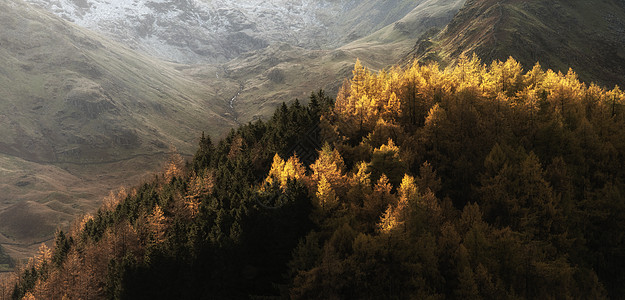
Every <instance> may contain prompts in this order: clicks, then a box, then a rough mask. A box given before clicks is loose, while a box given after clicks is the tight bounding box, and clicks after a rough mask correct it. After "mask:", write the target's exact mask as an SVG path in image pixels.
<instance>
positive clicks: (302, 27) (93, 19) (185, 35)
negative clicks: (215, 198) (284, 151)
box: [27, 0, 353, 62]
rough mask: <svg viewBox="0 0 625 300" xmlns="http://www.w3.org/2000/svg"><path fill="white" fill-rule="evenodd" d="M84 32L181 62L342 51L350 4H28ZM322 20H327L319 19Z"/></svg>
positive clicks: (163, 0) (250, 0) (112, 0)
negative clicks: (341, 29)
mask: <svg viewBox="0 0 625 300" xmlns="http://www.w3.org/2000/svg"><path fill="white" fill-rule="evenodd" d="M27 1H28V2H30V3H32V4H36V5H38V6H41V7H43V8H46V9H47V10H49V11H51V12H53V13H55V14H57V15H58V16H60V17H62V18H64V19H66V20H69V21H71V22H74V23H76V24H78V25H80V26H83V27H86V28H89V29H91V30H95V31H98V32H101V33H104V34H107V35H109V36H112V37H113V38H115V39H117V40H119V41H121V42H124V43H126V44H128V45H130V46H131V47H133V48H138V49H141V50H143V51H146V52H148V53H150V54H153V55H157V56H160V57H162V58H166V59H169V60H172V61H177V62H198V61H209V62H210V61H212V62H221V61H227V60H229V59H231V58H234V57H236V56H238V55H239V54H241V53H243V52H246V51H250V50H256V49H260V48H264V47H266V46H267V45H268V44H271V43H275V42H285V43H289V44H292V45H297V46H303V47H307V48H328V47H335V46H337V45H338V43H339V40H340V34H339V33H335V32H330V30H329V28H330V27H332V25H333V23H336V22H337V19H339V18H340V14H341V12H342V11H344V9H345V8H346V7H348V4H349V2H353V1H347V0H339V1H329V0H321V1H319V0H316V1H313V0H272V1H269V0H246V1H243V0H27ZM319 16H322V17H323V18H322V19H323V20H322V19H320V18H319Z"/></svg>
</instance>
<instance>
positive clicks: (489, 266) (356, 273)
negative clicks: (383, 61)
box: [2, 56, 625, 299]
mask: <svg viewBox="0 0 625 300" xmlns="http://www.w3.org/2000/svg"><path fill="white" fill-rule="evenodd" d="M624 101H625V95H624V94H623V92H622V91H621V90H620V89H619V88H618V87H615V88H613V89H611V90H610V89H606V88H603V87H600V86H597V85H595V84H586V83H582V82H580V81H579V80H578V78H577V76H576V74H575V73H574V72H573V71H572V70H570V71H569V72H568V73H566V74H562V73H559V72H554V71H551V70H544V69H542V68H541V66H540V65H539V64H536V65H535V66H534V67H533V68H531V69H529V70H524V69H523V67H522V66H521V65H520V64H519V63H518V62H517V61H515V60H514V59H512V58H510V59H508V60H507V61H503V62H502V61H494V62H492V63H490V64H486V63H483V62H481V61H480V60H479V59H478V58H476V57H475V56H473V57H462V58H460V59H459V62H458V63H457V64H456V65H454V66H452V67H447V68H441V67H440V66H438V65H436V64H425V65H424V64H418V63H414V64H412V65H410V66H407V67H405V68H399V67H395V68H391V69H388V70H382V71H379V72H372V71H370V70H368V69H367V68H365V67H363V66H362V65H361V64H360V62H358V61H357V62H356V65H355V67H354V70H353V77H352V78H350V79H347V80H345V82H344V84H343V87H342V88H341V89H340V91H339V93H338V94H337V95H336V99H333V98H332V97H329V96H328V95H326V94H325V93H324V92H323V91H319V92H316V93H313V94H311V96H310V99H308V101H307V104H302V103H300V102H299V101H298V100H295V101H294V102H292V103H290V104H282V105H281V106H280V107H278V108H277V109H276V111H275V113H274V114H273V116H272V117H271V118H269V119H267V120H257V121H254V122H250V123H248V124H246V125H243V126H240V127H239V128H237V129H233V130H232V131H231V132H230V133H229V134H228V135H227V136H226V137H224V138H223V139H221V140H219V141H213V140H212V139H211V137H209V136H207V135H205V134H202V137H201V140H200V143H199V147H198V149H197V152H196V154H195V156H194V157H193V159H192V160H190V161H184V160H183V159H182V158H181V157H180V156H175V155H174V156H172V157H171V159H170V162H169V163H168V164H167V166H166V167H165V168H164V170H163V172H162V173H160V174H156V175H154V177H153V178H152V180H150V181H147V182H145V183H143V184H142V185H140V186H135V187H125V188H122V189H120V190H119V191H118V192H115V193H112V194H111V195H109V196H108V197H107V198H106V199H105V200H104V203H103V205H102V207H101V208H100V209H99V210H98V211H97V212H94V213H93V214H88V215H85V216H84V217H83V218H80V219H79V220H76V222H75V223H74V224H73V225H72V226H71V228H69V229H67V230H64V231H61V230H59V231H58V232H57V234H56V239H55V245H54V246H53V247H51V248H49V247H46V246H45V245H42V246H41V248H40V254H39V255H38V256H37V257H35V258H33V259H31V260H30V261H29V262H28V263H23V264H21V265H20V266H19V267H18V271H17V272H18V274H19V276H17V278H15V284H14V287H13V288H12V289H10V290H8V291H7V292H6V293H7V295H6V296H8V297H9V298H11V299H148V298H149V299H273V298H279V299H282V298H292V299H447V298H449V299H494V298H497V299H534V298H538V299H565V298H575V299H580V298H581V299H604V298H619V297H622V295H623V294H625V272H624V271H623V270H625V236H624V231H623V228H625V168H624V167H623V166H625V139H624V138H623V137H625V106H624ZM2 296H5V295H2Z"/></svg>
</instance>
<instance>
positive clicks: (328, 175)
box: [310, 143, 345, 190]
mask: <svg viewBox="0 0 625 300" xmlns="http://www.w3.org/2000/svg"><path fill="white" fill-rule="evenodd" d="M310 169H311V170H312V175H311V176H310V177H311V180H312V181H313V182H314V183H316V184H317V185H319V182H320V181H321V179H322V178H325V180H326V182H327V183H328V184H329V186H330V187H332V188H333V189H339V190H340V189H343V188H344V186H345V178H344V174H343V173H344V169H345V163H344V162H343V157H341V154H340V153H339V152H338V150H336V149H333V150H332V149H331V147H330V145H329V144H327V143H326V144H325V145H323V147H322V148H321V150H320V151H319V157H318V158H317V160H316V161H315V163H314V164H312V165H310Z"/></svg>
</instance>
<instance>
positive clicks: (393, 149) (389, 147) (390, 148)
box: [373, 139, 399, 158]
mask: <svg viewBox="0 0 625 300" xmlns="http://www.w3.org/2000/svg"><path fill="white" fill-rule="evenodd" d="M382 153H392V156H393V157H394V158H399V147H397V145H395V143H394V142H393V140H392V139H388V142H387V143H386V144H384V145H382V146H380V147H379V148H375V149H374V150H373V154H374V155H376V154H382Z"/></svg>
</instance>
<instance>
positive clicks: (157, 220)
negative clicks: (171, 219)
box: [148, 205, 167, 244]
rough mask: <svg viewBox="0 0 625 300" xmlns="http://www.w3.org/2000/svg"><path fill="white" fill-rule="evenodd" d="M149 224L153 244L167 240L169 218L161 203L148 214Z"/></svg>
mask: <svg viewBox="0 0 625 300" xmlns="http://www.w3.org/2000/svg"><path fill="white" fill-rule="evenodd" d="M148 226H149V227H148V228H149V233H150V241H151V242H152V243H153V244H160V243H162V242H164V241H165V231H166V229H167V228H166V226H167V219H166V217H165V214H164V213H163V210H162V209H161V207H160V206H159V205H156V206H155V207H154V209H153V210H152V213H151V214H150V215H149V216H148Z"/></svg>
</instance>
